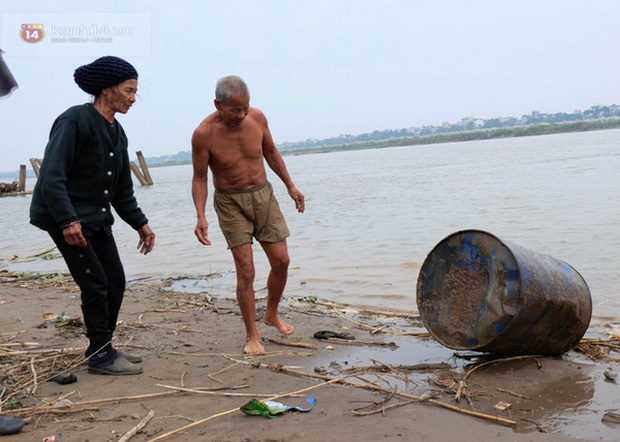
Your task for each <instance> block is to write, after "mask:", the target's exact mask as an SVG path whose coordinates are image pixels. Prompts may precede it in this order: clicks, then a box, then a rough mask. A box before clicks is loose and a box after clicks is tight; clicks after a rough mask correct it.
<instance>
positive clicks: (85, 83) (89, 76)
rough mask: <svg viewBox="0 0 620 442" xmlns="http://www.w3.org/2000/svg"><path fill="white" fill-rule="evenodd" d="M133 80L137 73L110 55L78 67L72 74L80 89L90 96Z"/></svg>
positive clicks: (120, 59) (130, 66)
mask: <svg viewBox="0 0 620 442" xmlns="http://www.w3.org/2000/svg"><path fill="white" fill-rule="evenodd" d="M133 78H135V79H137V78H138V71H136V69H135V68H134V67H133V66H132V65H131V64H130V63H128V62H126V61H125V60H123V59H122V58H118V57H114V56H111V55H107V56H105V57H101V58H98V59H96V60H95V61H93V62H92V63H90V64H85V65H84V66H80V67H79V68H77V69H76V70H75V72H74V73H73V79H74V80H75V82H76V83H77V85H78V86H79V87H80V89H82V90H83V91H84V92H86V93H88V94H91V95H99V93H100V92H101V91H102V90H103V89H106V88H109V87H112V86H115V85H117V84H119V83H122V82H123V81H126V80H130V79H133Z"/></svg>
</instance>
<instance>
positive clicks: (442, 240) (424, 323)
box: [416, 229, 583, 351]
mask: <svg viewBox="0 0 620 442" xmlns="http://www.w3.org/2000/svg"><path fill="white" fill-rule="evenodd" d="M466 233H473V234H484V235H488V236H489V237H491V238H493V239H494V240H496V241H497V242H498V243H499V244H500V245H502V246H503V247H504V248H505V249H506V250H507V251H508V252H509V253H510V255H511V256H512V258H513V259H514V261H515V263H516V266H517V277H518V281H519V283H521V267H520V263H519V260H518V259H516V257H515V255H514V253H513V251H512V250H511V249H510V246H509V245H508V244H506V242H505V241H504V240H502V239H501V238H500V237H498V236H497V235H495V234H493V233H490V232H487V231H486V230H481V229H462V230H458V231H456V232H453V233H451V234H449V235H448V236H446V237H444V238H442V239H441V240H440V241H439V242H438V243H437V244H435V246H434V247H433V248H432V249H431V251H430V252H429V253H428V254H427V255H426V258H425V259H424V262H423V263H422V266H421V267H420V272H419V274H418V283H417V284H416V304H417V303H418V300H419V298H420V287H421V275H423V272H424V268H425V266H426V264H427V262H428V261H429V260H430V257H431V255H432V254H433V252H434V251H435V250H436V249H437V248H438V247H439V246H440V245H442V244H444V243H445V242H448V241H450V240H451V239H452V238H454V237H455V236H458V235H463V234H466ZM571 267H572V266H571ZM579 276H581V275H579ZM581 278H582V279H583V276H582V277H581ZM523 296H524V295H523V293H521V290H519V307H518V312H517V313H519V312H520V311H521V307H522V304H523ZM416 307H418V306H417V305H416ZM418 311H419V312H420V319H422V324H423V325H424V328H426V330H427V331H428V332H429V333H430V334H431V336H432V337H433V339H435V340H436V341H437V342H439V343H440V344H442V345H444V346H446V347H448V348H451V349H453V350H472V351H477V350H479V349H483V348H485V347H487V346H489V345H490V344H491V343H493V342H494V341H495V340H496V339H499V336H496V337H495V338H494V339H491V340H490V341H488V342H485V343H483V344H478V345H476V346H473V347H467V346H460V345H454V344H452V343H450V344H448V343H446V342H445V341H444V340H443V339H441V338H440V337H438V336H437V335H436V334H435V332H434V331H433V330H432V329H431V328H429V327H428V326H427V325H426V321H425V318H424V315H423V314H422V311H421V309H420V308H419V307H418ZM513 317H514V316H513ZM511 323H512V321H510V322H509V323H508V324H507V325H506V329H504V330H508V329H509V328H510V326H511Z"/></svg>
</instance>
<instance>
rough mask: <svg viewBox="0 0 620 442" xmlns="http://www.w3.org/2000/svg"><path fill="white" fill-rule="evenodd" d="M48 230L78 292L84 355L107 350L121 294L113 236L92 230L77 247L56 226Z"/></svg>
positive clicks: (122, 278) (121, 278)
mask: <svg viewBox="0 0 620 442" xmlns="http://www.w3.org/2000/svg"><path fill="white" fill-rule="evenodd" d="M48 233H49V235H50V236H51V237H52V239H53V240H54V242H55V243H56V245H57V246H58V250H59V251H60V253H61V254H62V256H63V258H64V259H65V262H66V263H67V267H69V271H70V272H71V276H73V279H74V280H75V282H76V284H77V285H78V286H79V287H80V289H81V291H82V295H81V298H82V314H83V315H84V324H86V336H87V337H88V339H89V341H90V345H89V346H88V349H87V350H86V356H91V355H92V354H94V353H95V352H97V351H99V350H108V349H110V348H111V344H110V341H111V340H112V334H113V333H114V329H115V328H116V321H117V320H118V312H119V310H120V308H121V304H122V302H123V295H124V293H125V271H124V270H123V264H122V263H121V260H120V257H119V255H118V249H117V247H116V242H115V241H114V237H113V236H112V234H107V233H106V232H103V231H99V232H95V233H93V235H92V236H88V237H86V241H87V243H88V245H87V246H86V247H77V246H70V245H68V244H67V243H66V242H65V238H64V236H63V234H62V231H61V230H60V229H54V230H49V231H48Z"/></svg>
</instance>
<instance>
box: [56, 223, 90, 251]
mask: <svg viewBox="0 0 620 442" xmlns="http://www.w3.org/2000/svg"><path fill="white" fill-rule="evenodd" d="M62 234H63V235H64V237H65V241H66V243H67V244H69V245H70V246H78V247H86V246H87V245H88V243H87V242H86V238H84V235H83V234H82V224H80V222H79V221H74V222H72V223H71V224H69V225H67V226H66V227H65V228H63V229H62Z"/></svg>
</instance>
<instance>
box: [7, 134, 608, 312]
mask: <svg viewBox="0 0 620 442" xmlns="http://www.w3.org/2000/svg"><path fill="white" fill-rule="evenodd" d="M144 150H145V152H146V154H147V155H148V150H146V149H144ZM285 161H286V164H287V167H288V169H289V172H290V174H291V176H292V177H293V179H294V181H295V183H296V185H297V187H298V188H299V189H300V190H301V191H302V192H303V193H304V194H305V195H306V213H304V214H298V213H296V212H295V210H294V204H293V202H292V200H291V199H290V198H289V197H288V195H287V194H286V191H285V188H284V186H283V185H282V183H281V182H280V181H279V180H278V178H277V177H275V176H274V175H270V180H271V181H272V182H273V184H274V188H275V191H276V195H277V197H278V199H279V201H280V206H281V207H282V209H283V211H284V214H285V216H286V218H287V221H288V223H289V228H290V230H291V233H292V235H291V237H290V238H289V240H288V242H289V247H290V254H291V271H290V278H289V284H288V287H287V291H286V296H289V297H303V296H307V295H312V296H316V297H319V298H327V299H331V300H333V301H337V302H345V303H352V304H359V305H370V306H373V307H381V308H383V307H387V308H396V309H401V310H415V309H416V302H415V287H416V280H417V275H418V271H419V268H420V266H421V264H422V262H423V261H424V259H425V257H426V256H427V254H428V253H429V252H430V251H431V250H432V248H433V247H434V246H435V245H436V244H437V243H438V242H439V241H440V240H441V239H443V238H444V237H446V236H447V235H449V234H450V233H453V232H455V231H457V230H463V229H481V230H486V231H488V232H490V233H493V234H495V235H497V236H499V237H500V238H502V239H506V240H509V241H512V242H514V243H517V244H519V245H521V246H523V247H526V248H528V249H530V250H532V251H537V252H541V253H546V254H549V255H551V256H554V257H556V258H559V259H562V260H564V261H566V262H568V263H569V264H571V265H572V266H573V267H575V268H576V269H577V270H578V271H579V272H580V273H581V274H582V275H583V276H584V278H585V280H586V281H587V283H588V285H589V287H590V290H591V292H592V298H593V301H594V315H595V316H598V317H599V318H602V319H606V318H608V319H610V320H613V318H618V317H620V290H619V289H618V287H619V286H620V271H619V270H618V269H619V268H620V254H619V251H620V222H619V221H620V204H619V202H618V199H619V198H620V196H619V195H620V178H618V170H620V130H607V131H597V132H585V133H571V134H557V135H545V136H536V137H522V138H512V139H498V140H487V141H472V142H461V143H450V144H438V145H429V146H411V147H394V148H383V149H373V150H360V151H350V152H333V153H324V154H308V155H297V156H293V155H288V156H285ZM151 174H152V176H153V179H154V181H155V184H154V185H153V186H150V187H140V186H137V187H136V196H137V198H138V201H139V203H140V205H141V207H142V208H143V210H144V211H145V213H146V214H147V216H148V218H149V220H150V225H151V226H152V228H153V229H154V230H155V232H156V234H157V245H156V248H155V250H154V251H153V253H152V254H150V255H148V256H146V257H144V256H142V255H139V254H138V253H137V251H136V250H135V246H136V244H137V239H138V237H137V235H136V233H135V232H134V231H133V230H131V229H130V228H129V227H128V226H127V225H125V224H124V223H123V222H122V221H120V220H119V219H118V217H117V223H116V224H115V232H116V238H117V241H118V243H119V248H120V250H121V255H122V257H123V261H124V263H125V267H126V271H127V274H128V279H129V280H132V279H138V278H153V279H161V278H166V277H180V276H183V277H185V279H184V280H183V281H179V282H178V287H177V288H180V289H184V290H189V291H195V292H199V291H204V292H209V293H211V294H216V295H218V294H223V295H227V296H233V295H234V287H235V276H234V266H233V263H232V257H231V255H230V252H229V251H228V250H227V249H226V245H225V242H224V240H223V238H222V235H221V233H220V231H219V227H218V225H217V218H216V217H215V213H214V211H213V207H212V202H211V198H209V202H208V211H207V215H208V217H209V220H210V223H211V229H210V237H211V240H212V243H213V245H212V246H210V247H205V246H202V245H200V244H199V243H198V241H197V240H196V238H195V237H194V233H193V228H194V224H195V211H194V208H193V204H192V199H191V191H190V180H191V166H189V165H183V166H172V167H162V168H152V169H151ZM33 185H34V183H33V182H32V180H31V181H30V182H29V183H28V187H30V188H32V187H33ZM30 198H31V197H30V196H25V197H12V198H2V199H0V211H1V212H2V216H1V218H0V232H1V238H0V239H1V243H0V258H2V260H1V261H0V269H2V268H5V269H10V270H16V271H37V272H48V271H56V270H65V266H64V262H63V261H62V260H61V259H54V260H41V259H34V260H32V259H30V260H28V259H22V260H15V261H8V260H7V259H8V258H10V257H12V256H14V255H18V256H20V257H25V256H29V255H33V254H35V253H38V252H41V251H43V250H46V249H47V248H50V247H52V246H53V243H52V242H51V240H50V239H49V238H48V237H47V235H46V234H45V233H44V232H42V231H40V230H38V229H36V228H35V227H33V226H30V225H29V224H28V207H29V204H30ZM254 250H255V256H256V260H257V281H256V289H257V291H258V292H257V294H258V295H259V296H261V295H264V294H265V292H264V287H265V281H266V275H267V272H268V265H267V262H266V260H265V258H264V256H263V253H262V250H261V249H260V246H259V245H255V249H254ZM207 274H216V277H214V278H210V279H207V280H204V279H201V278H202V277H204V276H205V275H207Z"/></svg>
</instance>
